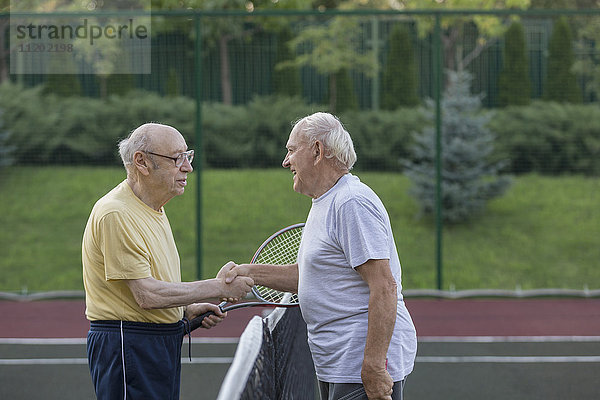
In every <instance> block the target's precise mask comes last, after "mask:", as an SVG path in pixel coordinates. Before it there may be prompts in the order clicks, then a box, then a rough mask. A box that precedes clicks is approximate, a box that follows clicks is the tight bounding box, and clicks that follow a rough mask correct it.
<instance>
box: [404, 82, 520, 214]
mask: <svg viewBox="0 0 600 400" xmlns="http://www.w3.org/2000/svg"><path fill="white" fill-rule="evenodd" d="M448 74H449V75H448V78H449V79H448V88H447V89H446V91H445V93H444V98H443V101H442V132H441V135H442V138H441V141H442V157H441V162H442V168H441V169H442V200H441V204H442V205H441V206H442V210H443V211H442V215H443V219H444V220H445V221H447V222H453V223H457V222H462V221H464V220H467V219H469V218H470V217H472V216H473V215H474V214H475V213H477V212H480V211H482V210H483V209H484V207H485V205H486V203H487V201H489V200H490V199H493V198H495V197H498V196H501V195H502V194H503V193H504V192H505V191H506V189H507V188H508V187H509V185H510V178H508V177H506V176H502V175H499V172H500V169H501V167H502V163H499V162H494V161H493V160H492V157H491V156H492V153H493V150H494V135H493V133H492V132H491V131H490V130H489V129H488V128H487V127H486V125H487V122H488V121H489V118H490V115H489V114H483V113H481V96H475V95H471V93H470V87H471V79H472V78H471V76H470V75H469V74H468V73H467V72H453V71H450V72H449V73H448ZM428 110H429V118H430V121H432V122H433V121H434V113H433V110H434V105H433V102H431V101H430V102H429V107H428ZM412 153H413V161H408V162H406V167H407V171H406V174H407V175H408V177H409V178H410V179H411V181H412V183H413V187H412V190H411V194H412V195H413V196H415V198H416V199H417V200H418V201H419V204H420V208H421V212H422V213H423V214H425V215H432V214H434V213H435V210H436V133H435V129H434V128H431V127H429V128H426V129H424V130H423V131H422V132H421V133H419V134H417V135H416V136H415V144H414V145H413V146H412Z"/></svg>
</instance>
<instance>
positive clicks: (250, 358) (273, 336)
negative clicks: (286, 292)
mask: <svg viewBox="0 0 600 400" xmlns="http://www.w3.org/2000/svg"><path fill="white" fill-rule="evenodd" d="M316 390H317V389H316V377H315V371H314V367H313V364H312V359H311V356H310V351H309V349H308V343H307V341H306V325H305V323H304V320H303V319H302V316H301V315H300V309H299V308H288V309H284V308H277V309H275V311H273V312H272V313H271V314H269V316H268V317H266V318H264V319H262V318H260V317H258V316H255V317H254V318H252V319H251V320H250V322H249V323H248V326H247V327H246V329H245V330H244V333H243V334H242V335H241V337H240V342H239V344H238V347H237V350H236V352H235V356H234V359H233V362H232V363H231V366H230V367H229V371H228V372H227V375H226V376H225V379H224V380H223V383H222V385H221V389H220V391H219V396H218V397H217V400H233V399H248V400H254V399H261V400H271V399H272V400H280V399H281V400H291V399H301V400H307V399H308V400H310V399H315V398H316V394H317V391H316Z"/></svg>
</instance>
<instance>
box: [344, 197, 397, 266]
mask: <svg viewBox="0 0 600 400" xmlns="http://www.w3.org/2000/svg"><path fill="white" fill-rule="evenodd" d="M336 225H337V228H338V229H337V239H338V242H339V245H340V246H341V248H342V250H343V252H344V255H345V256H346V260H347V261H348V264H349V265H350V266H352V268H356V267H358V266H360V265H362V264H364V263H365V262H367V261H369V260H371V259H389V258H390V247H389V243H388V240H387V237H388V235H387V229H386V224H385V219H384V217H383V216H382V215H381V212H380V211H379V209H378V208H377V207H376V206H375V205H374V204H372V203H371V202H370V201H369V200H367V199H364V198H352V199H350V200H348V201H346V202H345V203H344V204H343V205H342V206H341V207H340V209H339V213H338V216H337V223H336Z"/></svg>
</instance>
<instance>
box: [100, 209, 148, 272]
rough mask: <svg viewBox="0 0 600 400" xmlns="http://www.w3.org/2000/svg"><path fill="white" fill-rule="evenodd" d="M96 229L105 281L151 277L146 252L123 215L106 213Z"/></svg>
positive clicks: (142, 242)
mask: <svg viewBox="0 0 600 400" xmlns="http://www.w3.org/2000/svg"><path fill="white" fill-rule="evenodd" d="M100 228H101V232H102V235H101V248H102V254H103V256H104V267H105V275H106V280H118V279H141V278H147V277H150V276H151V272H150V255H149V252H148V249H147V248H146V245H145V244H144V240H143V238H142V236H141V235H140V234H139V232H137V231H136V227H135V225H134V224H132V223H131V221H128V219H127V216H124V215H122V214H121V213H118V212H112V213H109V214H107V215H105V216H104V217H103V218H102V220H101V222H100Z"/></svg>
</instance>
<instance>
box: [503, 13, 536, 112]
mask: <svg viewBox="0 0 600 400" xmlns="http://www.w3.org/2000/svg"><path fill="white" fill-rule="evenodd" d="M498 91H499V94H498V99H499V102H500V105H501V106H508V105H526V104H529V103H530V101H531V80H530V78H529V59H528V57H527V50H526V48H525V31H524V29H523V25H521V23H519V22H513V23H512V25H511V26H510V27H509V28H508V30H507V31H506V35H505V36H504V60H503V65H502V71H501V72H500V76H499V78H498Z"/></svg>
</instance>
